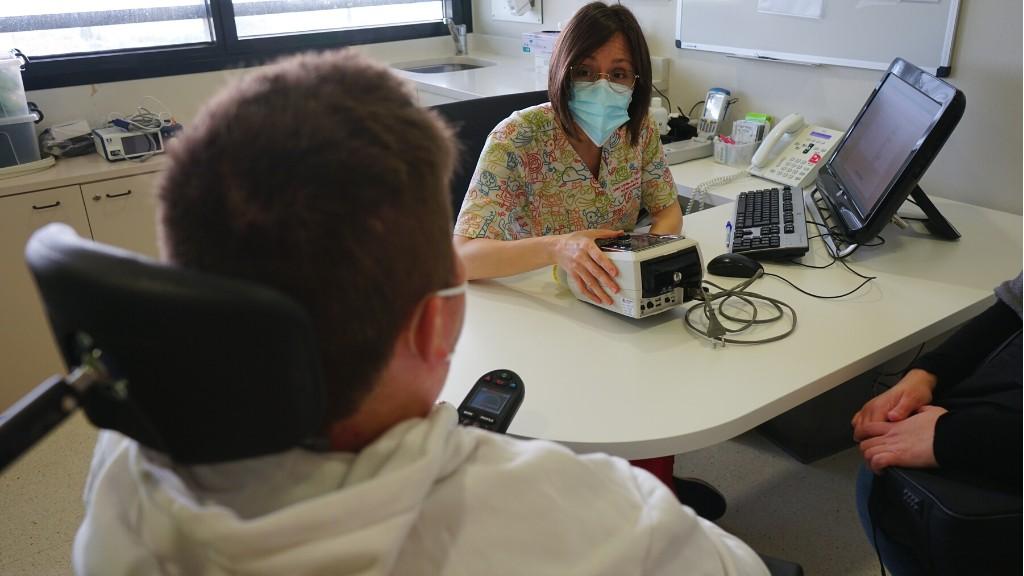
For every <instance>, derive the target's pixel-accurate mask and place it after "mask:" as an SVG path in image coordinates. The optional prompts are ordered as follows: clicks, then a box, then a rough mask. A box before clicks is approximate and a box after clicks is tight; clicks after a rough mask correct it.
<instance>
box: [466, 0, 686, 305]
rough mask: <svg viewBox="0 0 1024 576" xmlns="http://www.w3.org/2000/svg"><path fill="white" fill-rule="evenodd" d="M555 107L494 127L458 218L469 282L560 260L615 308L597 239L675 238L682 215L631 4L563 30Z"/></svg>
mask: <svg viewBox="0 0 1024 576" xmlns="http://www.w3.org/2000/svg"><path fill="white" fill-rule="evenodd" d="M548 93H549V95H550V99H551V102H550V103H547V104H541V105H539V106H533V107H531V108H527V109H525V110H520V111H518V112H515V113H513V114H512V116H510V117H509V118H507V119H505V120H504V121H502V122H501V123H500V124H498V126H497V127H496V128H495V129H494V130H493V131H492V132H491V134H490V136H489V137H488V139H487V142H486V143H485V144H484V149H483V152H482V153H481V155H480V161H479V163H478V164H477V167H476V172H475V174H474V175H473V179H472V183H471V184H470V187H469V191H468V192H467V193H466V198H465V201H464V202H463V204H462V209H461V210H460V211H459V216H458V219H457V221H456V224H455V246H456V249H457V250H458V252H459V254H460V255H461V256H462V258H463V260H464V261H465V264H466V269H467V271H468V273H469V278H470V279H478V278H494V277H498V276H508V275H512V274H518V273H520V272H525V271H527V270H533V269H536V268H540V267H543V266H549V265H552V264H557V265H558V266H560V267H561V268H563V269H564V270H565V271H566V272H567V274H568V276H569V277H570V278H572V280H573V281H575V282H576V283H577V284H578V285H579V287H580V289H581V290H582V291H583V292H584V293H585V294H587V295H588V296H589V297H590V298H591V299H592V300H593V301H595V302H604V303H611V298H610V297H609V296H608V293H609V292H611V293H615V292H618V290H619V286H618V284H617V283H616V282H615V276H617V275H618V270H617V269H616V267H615V265H614V264H612V262H611V260H609V259H608V258H607V257H605V256H604V254H603V253H602V252H601V250H600V249H599V248H598V247H597V245H596V243H595V240H596V239H598V238H608V237H614V236H619V235H621V234H623V233H624V231H630V230H632V229H633V227H634V226H635V224H636V221H637V217H638V215H639V212H640V208H641V207H643V208H646V209H647V211H648V212H649V213H650V214H651V218H652V222H653V224H652V225H651V232H653V233H655V234H678V233H679V232H680V230H682V224H683V216H682V212H681V211H680V209H679V203H678V201H677V200H676V189H675V183H674V182H673V181H672V175H671V173H670V172H669V168H668V164H667V163H666V162H665V154H664V151H663V150H662V147H661V141H660V140H659V138H658V131H657V128H656V127H655V125H654V122H653V120H652V119H651V118H649V117H648V114H647V110H648V108H649V107H650V103H651V65H650V55H649V53H648V50H647V42H646V40H644V36H643V32H642V31H641V30H640V25H639V24H638V23H637V21H636V18H635V17H634V16H633V14H632V13H631V12H630V11H629V10H628V9H627V8H625V7H624V6H619V5H616V6H607V5H605V4H603V3H600V2H593V3H591V4H588V5H586V6H584V7H583V8H581V9H580V10H579V11H578V12H577V13H576V15H575V16H573V18H572V20H570V21H569V23H568V25H567V26H566V27H565V28H564V30H563V31H562V33H561V35H560V38H559V41H558V44H557V45H556V47H555V51H554V54H553V55H552V58H551V72H550V74H549V76H548Z"/></svg>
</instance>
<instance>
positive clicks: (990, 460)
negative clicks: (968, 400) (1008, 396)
mask: <svg viewBox="0 0 1024 576" xmlns="http://www.w3.org/2000/svg"><path fill="white" fill-rule="evenodd" d="M1022 425H1024V418H1022V417H1021V412H1020V411H1013V410H1007V409H1004V408H1001V407H999V406H994V405H982V406H977V407H973V408H966V409H962V410H953V411H950V412H947V413H945V414H943V415H942V416H940V417H939V419H938V420H937V421H936V422H935V440H934V441H933V448H934V451H935V460H936V461H937V462H938V463H939V467H941V468H944V469H948V470H957V471H962V472H966V473H969V474H971V475H979V476H983V477H985V478H988V479H990V480H993V481H996V482H998V483H1000V484H1004V483H1005V484H1007V485H1012V486H1017V487H1019V486H1020V484H1021V480H1022V474H1021V470H1022V468H1021V451H1022V450H1024V444H1022V440H1021V438H1022V437H1021V433H1020V431H1021V426H1022Z"/></svg>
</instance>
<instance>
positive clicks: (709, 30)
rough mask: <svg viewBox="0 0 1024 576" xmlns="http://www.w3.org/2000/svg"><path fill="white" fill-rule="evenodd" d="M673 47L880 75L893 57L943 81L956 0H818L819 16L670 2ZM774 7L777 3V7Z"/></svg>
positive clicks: (722, 0)
mask: <svg viewBox="0 0 1024 576" xmlns="http://www.w3.org/2000/svg"><path fill="white" fill-rule="evenodd" d="M676 1H677V3H678V4H677V9H676V15H677V18H676V47H677V48H680V49H683V50H704V51H709V52H722V53H725V54H729V55H733V56H738V57H743V58H755V59H759V60H766V61H772V60H779V61H784V62H793V63H799V64H830V65H835V66H851V67H855V68H870V69H875V70H885V69H886V68H888V67H889V64H890V63H891V62H892V60H893V58H896V57H897V56H899V57H901V58H903V59H905V60H908V61H910V62H911V63H913V64H915V65H916V66H917V67H919V68H922V69H924V70H926V71H928V72H930V73H932V74H934V75H935V76H939V77H943V76H949V73H950V59H951V55H952V52H953V38H954V36H955V35H956V18H957V14H958V12H959V8H960V0H937V1H936V0H822V2H823V10H822V12H821V18H804V17H797V16H788V15H780V14H769V13H764V12H759V11H758V0H676ZM776 3H777V2H776Z"/></svg>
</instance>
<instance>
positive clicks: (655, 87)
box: [651, 83, 682, 113]
mask: <svg viewBox="0 0 1024 576" xmlns="http://www.w3.org/2000/svg"><path fill="white" fill-rule="evenodd" d="M651 88H654V91H655V92H657V93H658V95H659V96H661V97H662V98H664V99H665V102H667V103H668V110H672V100H669V97H668V96H665V93H664V92H662V91H661V90H658V87H657V86H655V85H654V84H653V83H652V84H651ZM679 112H680V113H682V110H680V111H679Z"/></svg>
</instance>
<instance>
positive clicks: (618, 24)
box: [548, 2, 652, 146]
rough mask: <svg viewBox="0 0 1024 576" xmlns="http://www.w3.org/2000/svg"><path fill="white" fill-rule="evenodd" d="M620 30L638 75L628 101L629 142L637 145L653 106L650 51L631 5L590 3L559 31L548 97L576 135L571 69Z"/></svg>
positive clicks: (561, 121) (567, 129) (565, 126)
mask: <svg viewBox="0 0 1024 576" xmlns="http://www.w3.org/2000/svg"><path fill="white" fill-rule="evenodd" d="M617 33H621V34H622V35H623V36H624V37H625V38H626V44H627V45H628V46H629V53H630V56H631V57H632V58H633V66H634V68H635V72H636V74H637V75H638V76H639V78H637V81H636V85H635V86H633V99H632V101H630V103H629V122H628V123H627V124H626V126H627V130H628V131H629V142H630V144H632V145H633V146H636V144H637V142H639V141H640V132H641V130H642V129H643V126H644V122H645V121H646V120H647V109H648V108H650V106H651V85H652V83H651V54H650V51H649V50H648V49H647V40H645V39H644V33H643V30H641V29H640V24H639V23H638V22H637V21H636V17H635V16H633V13H632V12H630V11H629V8H626V7H625V6H622V5H619V4H616V5H614V6H609V5H607V4H604V3H603V2H591V3H590V4H587V5H586V6H584V7H582V8H580V9H579V11H577V12H576V14H574V15H573V17H572V19H571V20H569V23H568V24H567V25H566V26H565V28H563V29H562V33H561V34H559V38H558V42H557V43H556V44H555V50H554V53H553V54H552V55H551V68H550V70H549V72H548V96H549V97H550V99H551V107H552V109H553V110H554V112H555V118H557V119H558V123H559V124H561V125H562V129H563V130H565V132H566V133H567V134H569V135H570V136H572V137H574V138H577V137H578V134H577V131H576V123H575V122H573V119H572V115H571V114H570V113H569V98H570V96H571V95H572V77H571V75H570V74H569V68H570V67H571V66H576V65H578V64H579V63H580V62H582V61H583V60H585V59H586V58H587V57H589V56H590V55H591V54H593V53H594V52H596V51H597V50H598V49H599V48H600V47H601V46H604V45H605V43H607V42H608V40H610V39H611V38H612V36H614V35H615V34H617Z"/></svg>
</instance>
